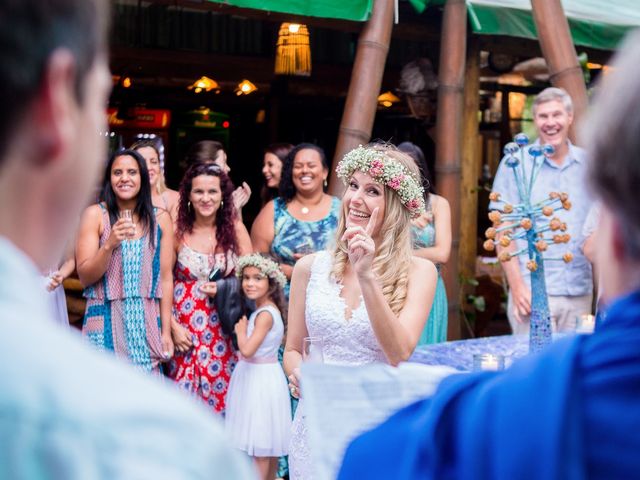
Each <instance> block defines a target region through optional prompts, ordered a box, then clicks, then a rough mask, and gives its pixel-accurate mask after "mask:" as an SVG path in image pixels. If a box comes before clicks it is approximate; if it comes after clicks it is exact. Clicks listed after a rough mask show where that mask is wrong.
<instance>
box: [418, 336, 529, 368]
mask: <svg viewBox="0 0 640 480" xmlns="http://www.w3.org/2000/svg"><path fill="white" fill-rule="evenodd" d="M477 353H492V354H494V355H503V356H504V357H505V364H506V365H510V364H511V362H513V360H515V359H516V358H520V357H524V356H525V355H527V354H528V353H529V335H526V334H525V335H502V336H499V337H483V338H473V339H470V340H457V341H454V342H444V343H435V344H433V345H421V346H419V347H418V348H416V351H415V352H413V355H412V356H411V358H410V359H409V361H410V362H416V363H422V364H425V365H448V366H450V367H453V368H455V369H456V370H460V371H470V370H472V366H473V356H474V355H475V354H477Z"/></svg>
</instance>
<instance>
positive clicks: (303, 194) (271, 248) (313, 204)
mask: <svg viewBox="0 0 640 480" xmlns="http://www.w3.org/2000/svg"><path fill="white" fill-rule="evenodd" d="M328 175H329V164H328V163H327V159H326V156H325V154H324V150H322V148H320V147H318V146H317V145H313V144H311V143H301V144H300V145H297V146H296V147H295V148H294V149H293V150H291V152H289V155H288V156H287V158H286V160H285V162H284V164H283V166H282V176H281V180H280V187H279V193H280V196H279V197H278V198H275V199H274V200H272V201H270V202H269V203H267V204H266V205H265V206H264V207H263V209H262V210H261V211H260V213H259V214H258V216H257V217H256V220H255V222H254V223H253V226H252V227H251V239H252V241H253V246H254V248H255V249H256V251H257V252H263V253H270V254H272V255H273V256H275V257H276V258H277V259H278V261H279V262H280V268H281V269H282V271H283V272H284V273H285V275H286V276H287V278H291V272H292V271H293V265H294V264H295V263H296V261H297V260H298V259H300V258H301V257H303V256H304V255H306V254H308V253H312V252H315V251H318V250H324V249H325V248H327V247H329V246H330V243H331V242H332V241H333V237H334V233H335V231H336V227H337V226H338V215H339V213H340V200H338V199H337V198H335V197H332V196H330V195H327V194H326V193H325V189H326V187H327V177H328ZM285 292H286V293H287V295H288V288H287V289H286V290H285Z"/></svg>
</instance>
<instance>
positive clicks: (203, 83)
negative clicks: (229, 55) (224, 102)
mask: <svg viewBox="0 0 640 480" xmlns="http://www.w3.org/2000/svg"><path fill="white" fill-rule="evenodd" d="M187 88H188V89H189V90H193V91H194V92H195V93H200V92H203V91H204V92H210V91H211V90H215V92H216V93H220V85H218V82H216V81H215V80H214V79H212V78H209V77H206V76H203V77H200V78H199V79H198V80H196V81H195V82H193V83H192V84H191V85H189V86H188V87H187Z"/></svg>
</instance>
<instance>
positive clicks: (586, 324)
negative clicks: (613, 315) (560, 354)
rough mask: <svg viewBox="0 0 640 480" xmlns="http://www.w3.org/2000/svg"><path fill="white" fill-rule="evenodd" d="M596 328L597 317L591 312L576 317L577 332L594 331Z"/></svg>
mask: <svg viewBox="0 0 640 480" xmlns="http://www.w3.org/2000/svg"><path fill="white" fill-rule="evenodd" d="M595 328H596V317H595V316H594V315H591V314H584V315H580V316H579V317H578V318H576V333H587V334H588V333H593V330H594V329H595Z"/></svg>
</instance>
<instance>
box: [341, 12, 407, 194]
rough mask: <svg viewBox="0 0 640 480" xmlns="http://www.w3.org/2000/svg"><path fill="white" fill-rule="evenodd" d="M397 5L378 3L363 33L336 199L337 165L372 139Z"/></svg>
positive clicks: (348, 102)
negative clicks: (338, 174)
mask: <svg viewBox="0 0 640 480" xmlns="http://www.w3.org/2000/svg"><path fill="white" fill-rule="evenodd" d="M394 3H395V2H394V0H375V3H374V4H373V11H372V12H371V18H370V19H369V21H368V22H367V23H366V25H365V26H364V28H363V29H362V33H361V34H360V38H359V40H358V50H357V51H356V58H355V62H354V64H353V71H352V73H351V81H350V83H349V91H348V93H347V99H346V102H345V107H344V113H343V114H342V121H341V122H340V130H339V131H338V141H337V142H336V150H335V155H334V157H333V163H332V167H331V178H330V180H329V192H330V193H331V194H333V195H340V194H341V193H342V191H343V186H342V183H341V182H340V180H338V178H337V175H336V171H335V167H336V165H337V164H338V162H339V161H340V160H341V159H342V157H343V156H344V154H345V153H347V152H348V151H349V150H351V149H353V148H355V147H357V146H358V144H365V143H367V142H369V140H370V139H371V130H372V129H373V121H374V119H375V115H376V109H377V107H378V95H379V94H380V85H381V84H382V76H383V74H384V65H385V63H386V60H387V53H388V52H389V42H390V41H391V30H392V27H393V11H394Z"/></svg>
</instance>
